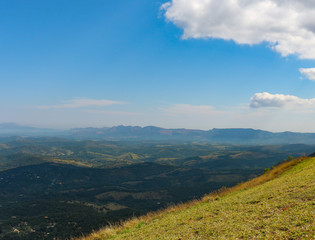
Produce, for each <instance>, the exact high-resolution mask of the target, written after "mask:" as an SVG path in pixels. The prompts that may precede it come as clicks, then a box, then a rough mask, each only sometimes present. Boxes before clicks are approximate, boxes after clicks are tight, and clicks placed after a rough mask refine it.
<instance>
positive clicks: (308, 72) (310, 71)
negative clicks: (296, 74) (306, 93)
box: [300, 68, 315, 81]
mask: <svg viewBox="0 0 315 240" xmlns="http://www.w3.org/2000/svg"><path fill="white" fill-rule="evenodd" d="M300 73H302V74H303V75H304V76H305V77H307V78H308V79H309V80H312V81H315V68H300Z"/></svg>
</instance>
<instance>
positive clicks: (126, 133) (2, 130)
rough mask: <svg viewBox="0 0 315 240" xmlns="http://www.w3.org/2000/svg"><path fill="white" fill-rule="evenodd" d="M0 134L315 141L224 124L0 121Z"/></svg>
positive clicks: (312, 137) (239, 141) (237, 141)
mask: <svg viewBox="0 0 315 240" xmlns="http://www.w3.org/2000/svg"><path fill="white" fill-rule="evenodd" d="M0 136H2V137H8V136H55V137H66V138H74V139H104V140H127V141H130V140H138V141H141V140H151V141H188V142H194V141H195V142H211V143H225V144H226V143H230V144H288V143H303V144H315V133H298V132H279V133H274V132H269V131H263V130H256V129H251V128H226V129H217V128H214V129H212V130H208V131H205V130H192V129H184V128H181V129H165V128H160V127H154V126H148V127H139V126H122V125H121V126H115V127H104V128H92V127H88V128H74V129H70V130H65V131H61V130H54V129H43V128H33V127H27V126H20V125H17V124H15V123H3V124H0Z"/></svg>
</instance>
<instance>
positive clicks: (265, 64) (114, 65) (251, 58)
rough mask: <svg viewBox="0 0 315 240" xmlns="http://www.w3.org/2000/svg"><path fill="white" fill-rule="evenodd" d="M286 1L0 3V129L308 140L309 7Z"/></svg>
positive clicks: (314, 37)
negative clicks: (260, 132) (204, 132)
mask: <svg viewBox="0 0 315 240" xmlns="http://www.w3.org/2000/svg"><path fill="white" fill-rule="evenodd" d="M290 1H291V2H293V3H294V4H291V5H290V8H289V7H288V5H286V4H282V3H279V2H278V0H271V1H267V0H259V1H257V3H259V5H257V6H256V5H255V4H254V5H253V4H252V5H251V6H247V5H246V4H245V5H242V4H241V1H240V0H238V1H236V2H239V5H238V6H234V5H233V6H230V5H229V4H230V2H231V1H227V0H223V1H218V0H206V1H203V0H191V1H189V2H188V3H187V1H185V0H173V1H167V0H165V1H147V0H133V1H125V0H108V1H103V0H93V1H85V0H81V1H80V0H75V1H74V0H68V1H60V0H55V1H40V0H38V1H35V0H30V1H17V0H10V1H7V0H0V112H1V113H0V123H1V122H16V123H18V124H21V125H30V126H36V127H51V128H72V127H87V126H93V127H103V126H114V125H120V124H123V125H140V126H148V125H155V126H160V127H165V128H193V129H212V128H234V127H245V128H247V127H251V128H259V129H265V130H271V131H286V130H288V131H303V132H315V124H313V121H312V119H314V117H315V99H314V98H315V96H314V95H315V81H314V80H315V70H314V67H315V61H314V59H315V53H314V51H315V27H314V25H312V23H311V22H309V21H306V20H305V19H309V18H311V20H312V18H314V17H312V16H314V14H313V13H314V12H315V10H314V9H315V5H314V4H312V1H306V0H305V1H294V0H290ZM270 2H271V3H273V5H272V4H271V5H270ZM292 6H293V7H292ZM288 9H289V10H288ZM273 14H274V15H273ZM256 15H257V18H259V19H260V20H259V21H258V20H257V19H255V16H256ZM227 16H228V17H227ZM253 16H254V17H253ZM261 19H263V20H261ZM236 20H237V21H236ZM293 22H294V24H293ZM292 36H293V37H294V41H293V40H292V39H293V37H292Z"/></svg>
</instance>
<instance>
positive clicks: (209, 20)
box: [162, 0, 315, 59]
mask: <svg viewBox="0 0 315 240" xmlns="http://www.w3.org/2000/svg"><path fill="white" fill-rule="evenodd" d="M162 9H164V10H165V17H166V19H167V20H169V21H171V22H173V23H174V24H175V25H177V26H178V27H180V28H182V29H183V30H184V34H183V38H184V39H186V38H217V39H224V40H233V41H235V42H236V43H238V44H250V45H252V44H259V43H262V42H268V43H269V44H270V45H271V47H272V49H274V50H275V51H277V52H279V53H280V54H281V55H282V56H287V55H290V54H297V55H298V56H299V57H300V58H302V59H315V2H314V1H312V0H287V1H283V0H256V1H244V0H234V1H230V0H221V1H217V0H189V1H187V0H172V1H169V2H167V3H165V4H163V5H162Z"/></svg>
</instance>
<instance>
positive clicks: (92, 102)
mask: <svg viewBox="0 0 315 240" xmlns="http://www.w3.org/2000/svg"><path fill="white" fill-rule="evenodd" d="M114 104H124V102H119V101H112V100H106V99H100V100H96V99H88V98H80V99H73V100H69V101H67V102H66V103H63V104H59V105H47V106H38V108H40V109H62V108H69V109H70V108H82V107H91V106H96V107H104V106H109V105H114Z"/></svg>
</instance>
